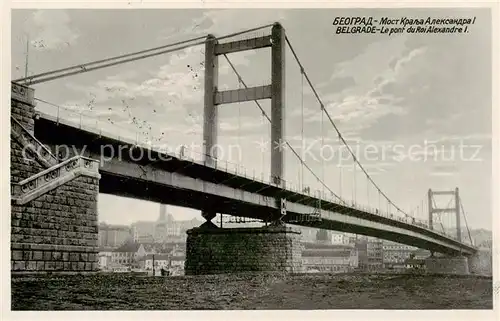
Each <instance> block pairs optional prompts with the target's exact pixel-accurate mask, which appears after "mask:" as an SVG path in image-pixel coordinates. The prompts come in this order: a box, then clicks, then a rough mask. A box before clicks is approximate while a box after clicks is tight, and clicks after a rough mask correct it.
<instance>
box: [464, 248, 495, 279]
mask: <svg viewBox="0 0 500 321" xmlns="http://www.w3.org/2000/svg"><path fill="white" fill-rule="evenodd" d="M467 260H468V263H469V272H470V273H471V274H477V275H489V276H491V275H492V273H493V269H492V265H493V262H492V255H491V252H489V251H485V250H482V249H480V250H479V251H478V252H477V253H475V254H474V255H471V256H469V257H467Z"/></svg>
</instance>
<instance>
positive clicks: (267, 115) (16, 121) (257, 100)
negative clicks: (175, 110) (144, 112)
mask: <svg viewBox="0 0 500 321" xmlns="http://www.w3.org/2000/svg"><path fill="white" fill-rule="evenodd" d="M269 29H270V32H269V31H268V30H269ZM262 30H264V31H262ZM260 31H262V32H263V33H262V34H259V36H257V37H255V36H253V37H249V36H248V34H250V33H255V32H260ZM197 46H198V47H199V46H204V56H205V57H204V61H203V62H202V63H200V65H202V70H203V72H204V79H203V82H204V94H203V106H204V107H203V108H204V109H203V137H202V139H203V147H204V149H203V150H200V151H197V150H194V149H190V148H188V147H186V146H185V145H182V148H180V149H177V150H174V151H172V150H163V149H162V148H161V147H160V144H159V143H158V142H157V143H155V142H152V139H151V137H152V136H151V134H150V133H147V132H146V133H145V132H144V131H136V132H133V131H131V130H130V129H127V128H124V127H120V126H119V125H116V124H110V120H109V119H108V120H104V121H103V119H101V118H100V117H97V116H92V115H91V114H90V115H89V114H87V115H84V114H83V113H75V110H71V109H69V108H67V107H63V106H60V105H58V104H54V103H51V102H49V101H48V100H44V99H40V98H37V97H35V95H34V90H33V88H32V87H33V86H35V85H37V84H41V83H45V82H49V81H54V80H56V79H61V78H65V77H69V76H75V75H79V74H82V73H87V72H91V71H94V70H98V69H103V68H107V67H111V66H117V65H120V64H125V63H130V62H133V61H138V60H143V59H147V58H150V57H154V56H160V55H165V54H168V53H173V52H176V51H181V50H186V49H189V48H193V47H197ZM269 48H270V49H271V79H270V83H269V84H266V85H262V86H250V85H248V84H247V82H246V81H245V80H244V79H243V77H242V75H241V73H240V72H239V71H238V69H237V67H236V64H234V63H233V62H232V60H231V59H230V57H231V54H233V53H237V52H243V51H248V50H266V49H269ZM287 51H288V52H290V53H291V57H292V63H293V64H294V65H295V66H296V68H297V70H298V72H299V74H300V83H301V88H302V89H301V90H302V93H301V98H300V99H299V100H298V101H300V107H301V124H300V126H299V127H300V132H301V134H300V137H301V140H306V139H307V137H305V135H304V108H305V104H308V106H307V108H310V107H311V105H309V104H313V102H314V103H315V104H316V105H317V116H319V118H320V124H321V125H320V129H319V131H320V135H319V136H320V137H319V138H320V141H321V143H320V146H321V147H323V146H325V145H326V144H327V142H331V141H333V140H334V141H336V142H337V144H338V145H337V146H338V147H339V148H343V150H345V151H347V152H348V155H349V160H348V162H350V164H349V165H345V164H342V166H337V170H338V172H334V170H332V169H331V166H330V165H331V164H328V163H327V161H326V160H325V159H324V157H323V158H321V161H320V162H321V165H320V170H319V173H317V172H316V171H315V170H314V169H313V167H314V166H312V165H311V164H309V163H308V162H307V161H306V160H305V157H304V155H301V153H300V151H297V150H296V148H295V147H294V145H293V144H292V143H291V141H290V139H287V135H285V130H284V128H285V126H284V123H285V110H286V109H287V106H288V103H287V102H286V101H285V97H286V88H287V87H286V85H285V83H286V82H285V69H286V66H287V65H286V64H285V55H286V52H287ZM222 59H223V60H224V61H225V62H226V63H227V66H229V70H231V71H232V72H233V73H234V75H235V76H236V79H237V83H238V88H237V89H228V90H220V84H219V68H220V66H219V65H220V63H221V62H222ZM219 60H221V61H219ZM287 61H288V60H287ZM306 70H307V69H306V66H304V64H303V63H302V62H301V60H300V59H299V57H298V55H297V53H296V50H295V49H294V47H293V45H292V41H291V40H290V38H289V37H288V36H287V35H286V34H285V30H284V28H283V27H282V26H281V25H280V24H278V23H275V24H272V25H266V26H262V27H258V28H254V29H250V30H245V31H241V32H238V33H233V34H230V35H226V36H221V37H215V36H213V35H208V36H203V37H197V38H193V39H189V40H185V41H181V42H177V43H173V44H169V45H165V46H161V47H156V48H152V49H147V50H142V51H140V52H135V53H130V54H126V55H121V56H116V57H111V58H107V59H102V60H99V61H93V62H89V63H84V64H79V65H75V66H71V67H68V68H63V69H58V70H53V71H48V72H44V73H40V74H36V75H31V76H27V77H24V78H20V79H16V80H13V82H12V88H13V89H12V99H13V107H12V128H11V136H12V137H13V140H15V141H16V144H17V145H16V146H18V147H19V146H20V147H25V146H28V145H29V146H31V147H30V151H31V153H32V154H33V155H34V158H35V159H37V160H38V164H39V168H33V169H32V170H31V171H28V172H27V174H26V175H25V176H22V175H21V174H20V173H19V171H16V170H14V171H13V173H14V174H13V180H12V181H13V187H12V199H13V202H14V203H13V206H14V207H15V206H18V207H20V208H21V209H26V208H27V207H29V208H31V207H35V208H44V205H43V204H41V203H39V202H38V200H40V199H43V198H45V199H44V200H43V201H42V202H50V201H52V200H55V199H57V195H60V194H58V193H63V192H58V190H60V189H61V188H63V187H64V186H65V185H67V184H71V183H72V182H74V180H75V179H76V180H78V179H84V178H85V177H87V178H89V177H90V178H91V179H90V180H89V181H88V182H93V184H96V185H97V186H98V187H96V189H95V190H94V193H97V190H98V192H99V193H106V194H113V195H119V196H126V197H133V198H137V199H143V200H151V201H155V202H159V203H165V204H172V205H177V206H183V207H189V208H193V209H198V210H201V211H202V216H203V217H204V218H205V219H206V220H207V222H206V223H205V224H203V226H204V227H205V228H206V229H205V230H210V231H211V232H207V233H215V234H217V233H219V237H220V235H221V233H227V235H229V234H231V233H233V234H234V233H236V234H238V233H240V232H241V230H242V229H218V228H217V226H215V225H214V224H213V223H211V220H212V219H213V218H215V217H216V215H217V213H219V214H226V215H231V216H234V217H238V219H237V221H238V222H246V221H247V220H257V221H259V222H262V223H263V224H265V225H266V226H268V225H269V227H280V226H282V225H283V223H285V224H295V225H302V226H309V227H316V228H322V229H330V230H337V231H344V232H349V233H355V234H362V235H367V236H373V237H377V238H381V239H387V240H392V241H395V242H399V243H403V244H408V245H412V246H417V247H419V248H423V249H427V250H430V251H431V252H433V253H434V252H435V253H443V254H446V255H449V256H453V257H456V256H462V255H465V256H468V257H474V255H475V254H476V253H477V248H476V247H474V245H473V241H472V239H471V237H470V233H468V235H467V237H463V236H462V233H461V231H462V223H461V222H462V219H463V222H464V223H465V227H466V229H467V231H468V226H467V220H466V213H465V211H464V207H463V204H462V201H461V198H460V195H459V190H458V188H457V189H455V190H451V191H432V190H429V191H428V192H427V193H426V194H427V195H425V197H424V198H423V199H424V202H422V203H421V205H419V206H418V207H417V208H416V209H415V210H412V211H409V212H407V211H405V210H403V209H402V207H401V206H398V205H397V204H396V203H395V202H394V201H393V200H392V199H391V198H390V197H389V195H388V194H386V193H385V192H384V190H383V189H382V188H381V187H380V186H379V185H378V184H377V183H376V182H375V180H374V179H373V178H372V175H371V174H370V173H369V171H368V170H367V169H366V168H365V167H364V166H363V164H362V163H361V162H362V161H361V160H360V159H359V157H358V155H356V153H355V152H354V149H353V148H352V146H350V144H349V143H348V139H346V137H345V136H344V135H343V134H342V133H341V131H340V130H339V128H338V126H337V125H336V124H335V122H334V118H333V117H332V115H331V112H330V111H329V110H328V108H327V107H326V106H325V104H324V103H323V100H322V99H321V97H320V95H319V94H318V91H317V90H316V88H315V86H314V85H313V82H312V80H311V77H310V76H309V74H308V72H307V71H306ZM304 88H307V89H308V90H310V91H311V92H312V95H311V97H312V99H313V101H311V99H309V101H305V99H304V93H303V91H304ZM166 90H168V88H166ZM266 100H267V101H270V112H268V111H267V110H266V108H265V106H264V103H263V101H266ZM14 101H17V102H20V103H23V104H24V105H22V106H25V105H26V106H32V107H34V105H35V101H36V102H37V104H36V105H37V108H36V110H35V109H34V108H32V111H31V112H32V118H33V119H34V120H29V119H26V115H25V111H21V112H20V111H17V110H16V108H19V106H21V105H20V104H19V103H15V102H14ZM242 102H253V103H254V104H255V108H257V110H258V112H259V114H260V115H261V116H260V117H261V119H262V121H263V122H264V123H266V124H267V128H268V135H269V136H270V140H269V141H268V142H267V144H268V150H269V152H270V168H269V171H268V172H265V171H264V170H263V169H262V172H261V173H256V171H255V169H254V168H253V169H248V168H244V167H242V166H241V164H238V163H233V162H231V161H229V160H225V159H222V158H219V157H218V155H217V149H216V148H214V146H216V145H217V143H218V130H219V127H220V124H219V122H220V121H219V109H220V108H221V105H225V104H234V103H242ZM296 103H297V101H294V102H293V104H295V105H296ZM42 108H43V110H42ZM28 118H29V117H28ZM134 120H136V117H134ZM238 125H239V127H240V126H241V121H240V118H238ZM167 126H168V124H167ZM161 140H163V141H162V143H163V142H165V140H168V137H162V138H161ZM60 145H66V146H73V147H74V148H76V151H78V152H76V153H74V154H73V155H72V157H69V158H68V157H66V158H65V159H63V158H62V156H61V155H57V154H54V150H55V147H56V146H60ZM105 146H107V147H108V148H109V147H112V150H118V149H123V146H126V148H125V149H126V150H127V151H133V150H134V149H142V150H147V151H148V153H149V155H151V154H152V155H153V156H154V160H151V159H146V158H145V157H139V158H137V157H132V154H133V153H128V155H125V156H122V157H121V158H119V159H118V158H117V157H116V155H109V152H108V153H107V152H106V147H105ZM161 146H164V145H161ZM14 149H15V148H14ZM286 152H288V153H291V157H292V158H295V160H296V162H298V164H299V166H297V168H296V171H297V174H298V175H297V176H295V175H289V176H294V177H298V179H293V178H290V177H287V175H286V173H288V172H289V170H288V171H287V170H286V168H285V158H286V156H285V153H286ZM13 153H14V152H13ZM14 154H15V155H18V154H19V153H17V154H16V153H14ZM263 154H264V153H263ZM263 157H264V156H263ZM94 160H101V162H100V164H98V163H97V162H96V161H94ZM262 164H263V166H265V165H266V164H265V161H264V158H263V160H262ZM268 165H269V164H268ZM19 166H20V165H19ZM19 166H18V167H19ZM20 167H22V166H20ZM344 167H346V168H347V167H348V168H350V170H349V171H348V172H347V173H345V172H344V170H343V168H344ZM13 168H14V169H15V168H16V165H15V164H14V165H13ZM327 168H328V169H327ZM294 171H295V168H294ZM349 174H350V175H351V177H348V180H350V181H351V184H350V187H351V188H352V190H351V191H350V192H351V193H346V190H345V187H344V186H343V182H345V180H346V176H347V175H349ZM305 175H308V177H310V180H309V181H307V182H306V180H305V179H304V176H305ZM82 176H83V178H81V177H82ZM332 177H338V178H339V180H338V183H337V184H330V183H327V181H332ZM92 179H94V180H92ZM90 184H92V183H90ZM333 185H336V187H333ZM362 185H364V186H366V199H364V198H361V197H360V192H359V190H360V186H362ZM311 187H312V188H311ZM87 188H88V186H87ZM77 190H78V188H77ZM91 190H92V188H91ZM346 194H351V195H349V196H348V195H346ZM435 195H451V196H452V199H451V200H450V203H449V204H451V202H453V204H454V206H452V207H449V204H448V205H447V206H445V207H440V206H438V205H437V203H436V201H435V198H434V196H435ZM84 199H85V200H87V198H84ZM89 200H92V197H91V198H90V199H89ZM363 201H364V203H363ZM418 203H419V202H417V204H418ZM92 206H93V208H95V205H92ZM47 207H48V208H49V209H51V207H50V206H47ZM426 210H427V211H426ZM75 211H76V210H75ZM13 212H14V213H16V211H13ZM20 212H22V210H20ZM93 215H94V216H96V215H97V213H94V214H93ZM95 220H96V218H92V219H91V221H92V222H94V221H95ZM73 224H77V225H78V224H81V223H73ZM92 224H93V223H92ZM85 225H86V224H85ZM16 228H19V229H20V232H19V234H22V229H21V227H17V226H16ZM49 228H50V227H49ZM83 230H85V231H87V230H86V229H83ZM202 230H203V229H202ZM217 230H219V232H214V231H217ZM231 230H233V231H231ZM220 231H224V232H220ZM283 231H287V230H286V229H285V230H283ZM453 231H455V232H453ZM87 232H89V231H87ZM261 232H262V231H261ZM89 233H91V232H89ZM197 233H201V232H197ZM286 233H288V232H286ZM13 234H16V233H13ZM55 234H57V233H55ZM195 234H196V233H195ZM193 235H194V234H193ZM196 235H198V234H196ZM227 235H226V236H227ZM13 237H14V238H16V240H13V242H15V243H19V244H21V245H19V247H21V248H22V247H23V246H22V243H24V242H26V241H25V239H23V238H21V237H17V236H16V235H14V236H13ZM71 237H73V238H74V237H75V236H74V235H71ZM189 237H192V238H193V239H192V240H191V241H192V242H194V243H193V244H194V245H192V246H191V247H192V248H194V247H196V244H198V243H196V242H195V241H194V238H195V236H188V247H190V245H189ZM197 237H199V235H198V236H197ZM227 237H229V236H227ZM231 237H232V236H231ZM218 240H219V241H220V240H221V239H220V238H219V239H218ZM252 240H253V239H252ZM38 241H40V240H38ZM41 242H42V243H44V242H45V243H47V242H48V243H50V242H52V241H51V240H48V241H47V240H45V241H43V240H42V241H41ZM247 242H251V241H248V240H247ZM63 243H64V242H63ZM76 243H78V242H76ZM222 243H224V242H222ZM78 244H79V245H81V244H80V243H78ZM92 244H93V243H92V242H88V243H85V244H84V245H85V246H87V247H89V246H90V247H92ZM204 244H206V243H204ZM63 245H66V244H57V246H63ZM74 245H75V244H72V246H74ZM226 245H227V244H226ZM37 246H38V247H40V244H38V245H36V246H35V247H37ZM54 246H55V245H54ZM57 246H55V247H54V248H53V249H51V251H56V250H55V249H56V248H57ZM239 250H240V251H242V250H243V249H242V248H239ZM44 251H46V250H44ZM68 251H70V250H68ZM71 251H74V250H71ZM193 251H194V252H193V253H195V252H196V251H195V250H193ZM188 252H189V250H188ZM257 252H258V251H257ZM196 253H198V254H200V253H199V251H198V252H196ZM203 253H205V254H203V255H207V254H206V252H203ZM210 253H212V254H210V255H212V257H213V256H214V255H215V254H214V253H215V252H214V251H212V252H210ZM189 255H190V254H189V253H188V256H189ZM193 255H194V254H193ZM200 255H201V254H200ZM227 256H229V255H227ZM198 259H199V258H198ZM225 259H226V260H227V258H225ZM233 259H234V258H233ZM447 260H448V261H447V262H453V263H450V264H451V265H453V266H452V267H451V269H452V270H453V269H455V268H456V265H457V264H459V263H456V262H455V261H453V260H452V259H450V258H447ZM460 262H462V261H460ZM85 263H87V262H85ZM460 264H461V263H460ZM445 265H446V264H445ZM469 265H470V262H469ZM476 265H477V264H476ZM51 266H52V265H51ZM56 266H58V265H57V264H56ZM61 266H62V268H64V264H63V265H61ZM70 266H71V268H73V265H70ZM76 266H78V265H76ZM82 266H83V267H84V268H85V269H86V267H87V265H86V264H84V265H82ZM90 266H91V267H93V265H90ZM440 266H441V268H442V269H444V270H446V271H451V270H450V267H448V266H447V267H445V268H443V267H442V266H443V263H440ZM435 268H436V269H438V268H437V267H435ZM21 270H22V268H21Z"/></svg>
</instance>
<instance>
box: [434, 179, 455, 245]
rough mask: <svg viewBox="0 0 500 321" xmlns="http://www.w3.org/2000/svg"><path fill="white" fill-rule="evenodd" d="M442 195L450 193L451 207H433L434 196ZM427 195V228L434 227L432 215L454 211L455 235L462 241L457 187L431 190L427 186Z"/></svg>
mask: <svg viewBox="0 0 500 321" xmlns="http://www.w3.org/2000/svg"><path fill="white" fill-rule="evenodd" d="M442 195H452V196H453V197H454V204H453V206H452V207H446V208H438V207H434V205H433V204H434V196H442ZM427 196H428V207H429V228H430V229H431V230H433V229H434V223H433V222H434V216H435V215H436V214H438V215H439V214H443V213H455V222H456V229H457V230H456V233H457V234H456V237H457V239H458V240H459V241H460V242H461V241H462V231H461V227H460V214H461V213H460V195H459V190H458V187H457V188H455V190H453V191H433V190H432V189H430V188H429V191H428V193H427Z"/></svg>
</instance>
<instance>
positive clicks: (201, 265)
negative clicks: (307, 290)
mask: <svg viewBox="0 0 500 321" xmlns="http://www.w3.org/2000/svg"><path fill="white" fill-rule="evenodd" d="M300 234H301V233H300V232H299V231H296V230H293V229H291V228H289V227H259V228H194V229H191V230H189V231H187V243H186V261H185V267H184V269H185V273H186V274H187V275H199V274H222V273H234V272H301V271H302V248H301V246H302V245H301V242H300V240H301V235H300Z"/></svg>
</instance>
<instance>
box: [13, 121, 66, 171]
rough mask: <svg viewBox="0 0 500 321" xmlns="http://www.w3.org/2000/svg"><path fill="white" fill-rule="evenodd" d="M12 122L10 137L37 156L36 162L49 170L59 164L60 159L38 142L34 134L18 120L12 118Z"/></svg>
mask: <svg viewBox="0 0 500 321" xmlns="http://www.w3.org/2000/svg"><path fill="white" fill-rule="evenodd" d="M10 120H11V122H10V128H11V129H10V135H11V136H12V138H14V139H15V140H16V141H17V142H18V143H19V144H21V146H23V147H24V148H26V150H27V151H28V152H29V153H31V155H33V156H35V157H36V160H37V161H38V162H39V163H40V164H41V165H42V166H44V167H45V168H49V167H52V166H54V165H57V164H58V163H59V159H57V157H56V156H55V155H54V154H52V152H51V151H50V150H49V149H48V148H47V147H46V146H45V145H44V144H42V143H41V142H40V141H38V140H37V139H36V138H35V136H34V135H33V134H32V133H30V132H29V131H28V130H27V129H26V128H24V127H23V126H22V125H21V123H19V121H17V119H15V118H14V117H12V116H11V117H10Z"/></svg>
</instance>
